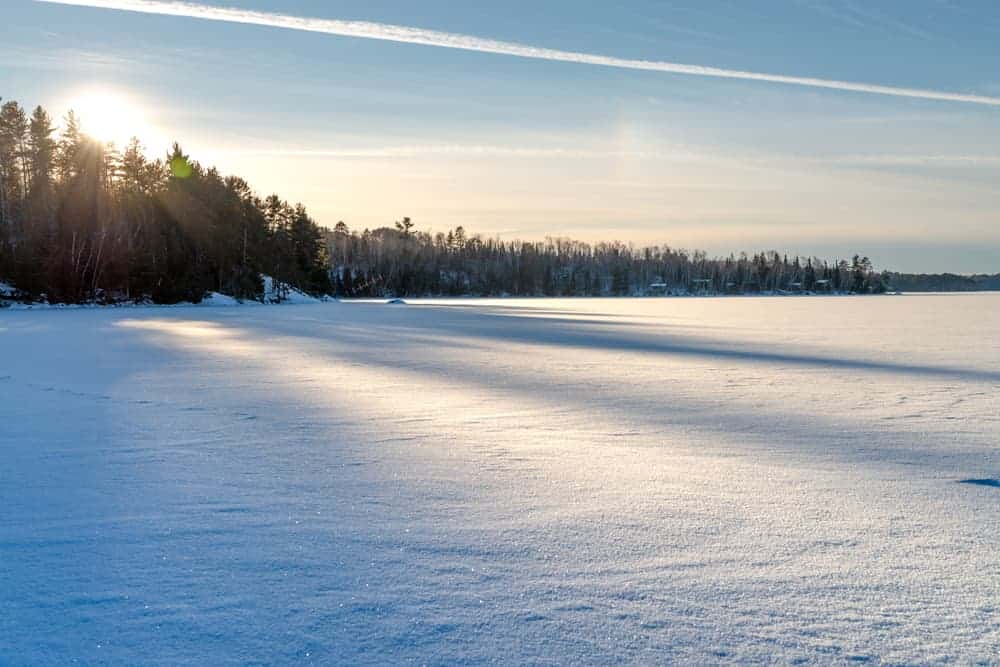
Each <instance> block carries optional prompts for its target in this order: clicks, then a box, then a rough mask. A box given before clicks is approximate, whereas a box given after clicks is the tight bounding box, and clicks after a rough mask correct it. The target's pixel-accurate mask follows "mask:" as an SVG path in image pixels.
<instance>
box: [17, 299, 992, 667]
mask: <svg viewBox="0 0 1000 667" xmlns="http://www.w3.org/2000/svg"><path fill="white" fill-rule="evenodd" d="M0 345H2V348H3V350H4V354H3V359H2V361H0V451H2V452H3V465H2V466H0V664H69V663H71V662H74V661H77V662H80V663H83V664H108V663H111V664H164V665H183V664H191V665H203V664H214V665H225V664H243V663H247V662H251V663H258V664H260V663H264V664H267V663H278V664H284V663H291V662H296V663H315V664H362V665H363V664H410V663H414V664H432V665H434V664H484V663H508V664H573V665H588V664H594V665H606V664H614V663H619V662H624V663H634V664H669V663H674V664H676V663H688V664H690V663H699V664H704V663H712V664H716V663H744V662H779V663H792V662H800V663H815V664H824V665H825V664H848V663H853V662H865V661H867V662H873V663H879V662H884V663H891V664H934V663H961V664H972V663H976V662H977V661H978V662H981V663H984V664H987V663H995V661H996V660H997V656H998V655H1000V603H998V601H1000V512H998V511H997V510H998V508H1000V504H998V503H1000V488H998V485H1000V481H998V479H1000V460H998V450H997V445H998V439H1000V391H998V390H1000V295H998V294H976V295H920V296H904V297H894V298H880V297H845V298H836V299H831V298H801V299H783V298H770V299H768V298H740V299H683V300H649V299H646V300H631V299H622V300H602V299H581V300H568V301H559V300H512V301H433V302H427V301H410V302H409V307H406V308H392V307H387V306H386V305H385V304H384V303H383V304H374V303H365V304H358V303H343V304H340V305H330V304H318V305H312V306H302V307H295V308H169V309H153V308H149V309H142V308H134V309H128V310H121V309H79V310H65V311H60V310H41V311H10V310H7V311H4V312H3V313H2V314H0Z"/></svg>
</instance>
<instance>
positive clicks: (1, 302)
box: [0, 276, 337, 310]
mask: <svg viewBox="0 0 1000 667" xmlns="http://www.w3.org/2000/svg"><path fill="white" fill-rule="evenodd" d="M263 280H264V292H263V294H262V295H261V297H260V301H253V300H249V299H236V298H234V297H232V296H229V295H228V294H220V293H219V292H209V293H208V294H207V295H206V296H205V298H204V299H202V300H201V301H199V302H198V303H192V302H182V303H172V304H154V303H153V302H151V301H140V302H135V301H121V302H117V303H79V304H66V303H47V302H37V303H32V302H22V301H18V300H17V298H16V290H15V289H14V288H13V287H11V286H10V285H7V284H6V283H0V307H5V308H10V309H11V310H52V309H55V310H76V309H80V308H191V307H204V308H211V307H214V308H220V307H232V306H261V305H300V306H301V305H312V304H318V303H333V302H336V301H337V300H336V299H334V298H333V297H315V296H310V295H308V294H306V293H305V292H302V291H300V290H297V289H295V288H294V287H290V286H287V285H283V286H278V285H276V283H275V281H274V279H273V278H271V277H270V276H264V278H263Z"/></svg>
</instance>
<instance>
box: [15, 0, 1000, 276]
mask: <svg viewBox="0 0 1000 667" xmlns="http://www.w3.org/2000/svg"><path fill="white" fill-rule="evenodd" d="M67 1H68V2H69V3H70V4H60V3H51V2H37V1H35V0H3V15H4V16H3V21H0V62H2V63H3V65H2V66H0V96H2V97H3V98H4V99H16V100H18V101H19V102H21V103H22V104H23V105H25V106H29V107H34V106H35V105H39V104H41V105H42V106H44V107H46V108H47V109H48V110H49V111H50V112H51V113H53V115H56V116H59V117H61V116H62V115H63V114H64V113H65V112H66V111H67V110H68V109H69V108H70V107H73V108H75V109H77V110H78V111H81V110H82V111H81V113H82V115H83V118H84V124H85V127H90V128H91V129H92V131H94V132H95V133H96V134H103V135H107V136H108V138H117V139H118V140H119V142H120V141H121V140H122V139H121V137H127V136H129V135H131V134H133V133H134V134H137V135H138V136H139V137H140V139H142V141H143V142H144V144H145V145H146V146H147V149H148V150H149V151H150V152H151V153H153V154H161V153H164V152H165V151H166V149H167V147H168V145H169V143H170V142H171V141H173V140H178V141H180V142H181V144H182V146H183V147H184V149H185V151H186V152H188V153H189V154H190V155H191V156H192V157H193V158H194V159H196V160H198V161H200V162H202V163H203V164H206V165H215V166H217V167H218V168H219V169H220V170H221V171H223V172H224V173H233V174H239V175H241V176H243V177H245V178H246V179H247V180H248V181H249V182H250V183H251V184H252V185H253V186H254V187H255V189H257V190H258V192H260V193H261V194H269V193H271V192H277V193H279V194H280V195H282V196H283V197H284V198H286V199H289V200H292V201H301V202H302V203H304V204H305V205H306V206H307V207H309V209H310V211H311V212H312V213H313V215H314V217H315V218H316V219H317V220H318V221H319V222H320V223H321V224H324V225H327V226H333V225H334V224H335V223H336V222H338V221H341V220H342V221H344V222H346V223H347V224H348V225H350V226H351V227H352V228H355V229H363V228H366V227H368V228H374V227H378V226H383V225H387V224H391V223H392V222H393V221H395V220H399V219H401V218H402V217H403V216H409V217H411V218H412V219H413V220H414V221H415V222H416V224H417V227H418V228H420V229H427V230H434V231H444V230H447V229H449V228H453V227H455V226H458V225H463V226H465V227H466V229H468V230H471V231H474V232H478V233H481V234H483V235H488V236H497V235H498V236H501V237H503V238H525V239H541V238H544V237H546V236H570V237H573V238H578V239H582V240H586V241H597V240H610V239H617V240H622V241H626V242H632V243H635V244H636V245H647V244H657V245H670V246H673V247H683V248H689V249H694V248H699V249H705V250H707V251H708V252H709V253H710V254H713V255H722V254H729V253H730V252H739V251H741V250H746V251H750V252H753V251H756V250H765V249H772V248H775V249H779V250H781V251H785V252H788V253H789V254H801V255H810V256H811V255H816V256H820V257H830V258H832V257H837V256H845V255H851V254H854V253H855V252H858V253H861V254H867V255H869V256H870V257H871V258H872V259H873V260H874V261H875V263H876V265H878V266H879V267H882V268H889V269H894V270H902V271H935V272H937V271H953V272H962V273H971V272H991V273H995V272H1000V43H998V42H997V40H996V35H997V34H1000V5H998V4H997V3H995V2H993V1H992V0H989V1H987V0H970V1H961V0H898V1H882V2H876V1H866V2H863V1H862V0H755V1H754V2H736V1H734V0H680V1H671V0H659V1H654V0H621V1H618V2H601V3H582V2H578V1H572V2H571V1H569V0H548V1H542V0H533V1H531V2H529V1H527V0H507V1H506V2H503V3H498V2H495V1H489V2H488V1H486V0H467V1H465V2H461V3H456V2H454V1H453V0H450V1H444V0H423V1H422V2H419V3H417V2H402V1H399V0H397V1H393V2H390V1H388V0H206V1H205V2H199V3H189V4H188V5H187V6H186V8H185V9H184V10H183V11H179V10H178V5H177V4H176V3H171V2H159V3H148V2H146V3H144V2H143V0H94V2H89V1H88V0H67ZM80 4H84V5H86V4H90V5H95V6H77V5H80ZM196 4H197V5H205V6H208V7H209V9H206V7H204V6H195V5H196ZM96 5H104V6H96ZM109 5H110V6H118V7H132V8H133V9H135V8H137V7H139V8H145V9H150V8H151V7H153V5H155V7H154V8H155V9H157V11H158V12H159V13H141V12H136V11H125V10H122V9H110V8H108V6H109ZM140 6H143V7H140ZM218 7H225V8H229V9H231V10H236V11H232V12H229V13H228V15H227V16H228V18H230V19H231V18H233V17H237V16H238V17H241V20H243V21H245V20H246V19H247V16H249V15H248V14H247V13H246V12H255V14H254V15H253V18H252V20H253V21H256V22H257V23H264V24H271V25H252V24H247V23H246V22H235V21H232V20H207V19H206V18H197V17H192V16H179V15H177V14H185V13H186V14H198V15H200V16H207V15H209V14H212V12H213V9H212V8H218ZM217 14H218V13H217V12H216V13H215V14H214V16H216V18H219V16H218V15H217ZM278 15H280V16H278ZM287 17H293V18H292V19H289V18H287ZM306 19H313V20H312V21H307V20H306ZM316 20H326V21H327V23H318V22H317V21H316ZM331 21H334V22H337V21H339V22H341V23H330V22H331ZM359 21H363V22H367V23H366V24H365V26H361V27H359V26H358V25H357V24H354V23H344V22H359ZM276 25H285V26H288V25H293V26H297V27H308V28H311V29H312V30H316V29H322V30H324V31H325V32H312V31H305V30H301V29H290V28H288V27H276ZM387 25H388V26H404V27H406V28H413V29H420V30H422V31H425V32H419V31H415V30H408V31H406V30H398V29H396V28H392V27H386V26H387ZM331 26H333V29H332V30H331ZM426 31H435V32H434V33H430V36H429V37H428V33H427V32H426ZM330 32H337V33H340V34H329V33H330ZM442 32H443V33H448V35H445V36H444V37H443V38H442V37H441V36H440V35H438V34H437V33H442ZM359 35H360V36H359ZM456 35H457V36H456ZM371 37H376V39H372V38H371ZM392 39H403V40H404V41H391V40H392ZM487 40H491V41H487ZM413 41H420V42H423V43H412V42H413ZM498 42H502V44H500V45H499V47H498V46H497V43H498ZM507 43H516V44H517V45H518V46H517V47H516V48H513V49H511V48H509V45H507ZM442 44H445V45H450V46H456V45H457V46H461V47H464V48H445V47H444V46H442ZM470 47H471V48H473V49H476V50H468V49H469V48H470ZM566 52H569V53H570V54H573V55H572V56H571V57H566V55H565V53H566ZM580 54H583V57H580ZM526 55H527V56H533V57H524V56H526ZM607 58H613V59H617V60H615V61H613V62H609V61H607ZM569 61H575V62H569ZM623 61H627V62H623ZM633 61H645V62H647V63H648V62H655V63H660V64H662V63H667V64H669V66H665V67H664V66H661V65H655V66H652V67H648V66H647V65H642V67H648V68H647V69H634V68H633V66H635V64H636V63H635V62H633ZM609 64H610V65H616V66H608V65H609ZM675 64H683V65H691V66H696V67H695V68H677V67H675V66H674V65H675ZM621 65H624V66H621ZM704 68H715V69H714V70H706V69H704ZM678 69H680V70H683V71H681V72H678V71H677V70H678ZM717 70H722V73H724V74H726V75H727V76H726V77H719V76H705V75H704V74H708V73H712V72H716V71H717ZM734 72H735V73H740V72H750V73H763V74H767V75H775V76H777V77H793V78H796V79H808V80H810V81H813V80H817V79H818V80H822V81H820V82H819V85H820V86H827V85H828V83H827V82H830V81H834V82H845V83H846V85H843V84H841V83H835V84H829V87H817V86H816V85H815V82H814V84H813V85H801V84H802V82H801V81H799V82H791V83H786V82H776V81H774V80H755V78H754V77H753V76H751V77H746V76H744V75H742V74H735V75H734V74H733V73H734ZM716 73H718V72H716ZM732 76H736V77H737V78H731V77H732ZM872 86H880V87H884V88H890V89H892V90H890V91H882V92H893V93H899V92H900V91H899V90H898V89H907V90H910V89H916V90H917V91H918V93H917V94H916V95H911V94H910V93H909V92H904V93H903V94H902V95H901V94H881V93H880V92H873V90H872V88H871V87H872ZM845 88H846V89H845ZM920 91H922V92H920ZM933 98H943V99H933Z"/></svg>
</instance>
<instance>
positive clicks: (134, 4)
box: [35, 0, 1000, 106]
mask: <svg viewBox="0 0 1000 667" xmlns="http://www.w3.org/2000/svg"><path fill="white" fill-rule="evenodd" d="M35 1H36V2H47V3H52V4H58V5H75V6H79V7H94V8H99V9H117V10H121V11H128V12H141V13H144V14H162V15H165V16H183V17H189V18H195V19H203V20H206V21H225V22H228V23H246V24H251V25H261V26H269V27H273V28H285V29H288V30H303V31H307V32H319V33H325V34H328V35H340V36H343V37H360V38H364V39H378V40H384V41H389V42H404V43H407V44H422V45H425V46H437V47H442V48H448V49H461V50H464V51H480V52H483V53H496V54H502V55H508V56H515V57H518V58H533V59H536V60H552V61H558V62H567V63H580V64H585V65H598V66H601V67H617V68H621V69H632V70H646V71H651V72H669V73H671V74H689V75H693V76H707V77H715V78H722V79H742V80H747V81H764V82H768V83H782V84H787V85H793V86H807V87H810V88H827V89H831V90H845V91H851V92H857V93H869V94H874V95H892V96H895V97H911V98H917V99H925V100H940V101H945V102H964V103H968V104H985V105H989V106H1000V97H988V96H984V95H967V94H963V93H952V92H947V91H938V90H921V89H919V88H898V87H895V86H881V85H876V84H869V83H857V82H852V81H836V80H832V79H816V78H812V77H799V76H785V75H781V74H764V73H760V72H744V71H740V70H732V69H721V68H718V67H705V66H702V65H685V64H681V63H671V62H661V61H655V60H632V59H627V58H615V57H613V56H604V55H598V54H592V53H578V52H574V51H559V50H556V49H546V48H542V47H537V46H530V45H527V44H518V43H516V42H503V41H497V40H493V39H485V38H482V37H475V36H473V35H462V34H458V33H451V32H440V31H437V30H424V29H422V28H411V27H407V26H399V25H391V24H385V23H372V22H369V21H340V20H333V19H319V18H308V17H301V16H291V15H288V14H272V13H269V12H255V11H250V10H244V9H235V8H230V7H216V6H212V5H204V4H198V3H193V2H178V1H174V0H35Z"/></svg>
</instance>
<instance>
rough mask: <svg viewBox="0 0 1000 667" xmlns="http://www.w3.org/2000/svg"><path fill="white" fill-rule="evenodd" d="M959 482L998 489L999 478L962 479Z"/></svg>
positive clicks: (999, 485)
mask: <svg viewBox="0 0 1000 667" xmlns="http://www.w3.org/2000/svg"><path fill="white" fill-rule="evenodd" d="M959 484H972V485H973V486H988V487H990V488H993V489H1000V479H963V480H960V481H959Z"/></svg>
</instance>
